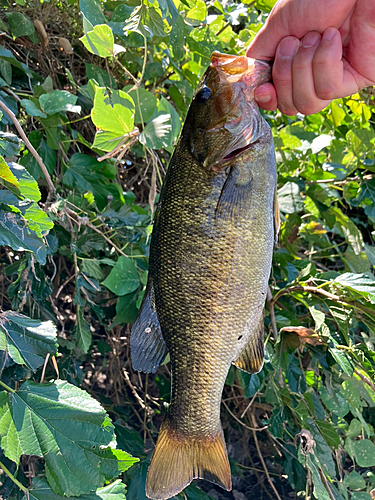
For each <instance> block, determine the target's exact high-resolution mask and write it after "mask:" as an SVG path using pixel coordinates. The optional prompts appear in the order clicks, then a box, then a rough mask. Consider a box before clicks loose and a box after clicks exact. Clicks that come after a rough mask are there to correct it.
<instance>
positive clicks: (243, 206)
mask: <svg viewBox="0 0 375 500" xmlns="http://www.w3.org/2000/svg"><path fill="white" fill-rule="evenodd" d="M243 177H244V176H243ZM250 190H251V173H248V176H247V177H246V178H241V175H240V173H239V172H238V171H237V170H236V169H231V170H230V171H229V173H228V176H227V178H226V180H225V183H224V185H223V187H222V189H221V193H220V197H219V200H218V202H217V205H216V209H215V218H216V220H218V219H221V220H226V221H227V220H228V221H234V220H236V219H237V218H238V217H240V216H241V215H243V214H244V212H245V213H247V212H248V211H249V208H250V204H251V195H250Z"/></svg>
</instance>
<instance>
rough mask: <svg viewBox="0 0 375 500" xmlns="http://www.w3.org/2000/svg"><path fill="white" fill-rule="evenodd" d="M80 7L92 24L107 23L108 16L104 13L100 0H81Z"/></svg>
mask: <svg viewBox="0 0 375 500" xmlns="http://www.w3.org/2000/svg"><path fill="white" fill-rule="evenodd" d="M79 8H80V9H81V12H82V14H83V15H84V16H85V18H86V19H87V21H89V23H91V25H92V26H96V25H97V24H105V23H106V18H105V16H104V14H103V10H102V5H101V3H100V1H99V0H79Z"/></svg>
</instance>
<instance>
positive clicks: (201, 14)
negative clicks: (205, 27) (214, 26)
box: [186, 0, 207, 21]
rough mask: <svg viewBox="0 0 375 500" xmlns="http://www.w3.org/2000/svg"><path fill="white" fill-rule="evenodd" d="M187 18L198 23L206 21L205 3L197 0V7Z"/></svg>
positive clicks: (188, 13) (191, 10)
mask: <svg viewBox="0 0 375 500" xmlns="http://www.w3.org/2000/svg"><path fill="white" fill-rule="evenodd" d="M186 17H188V18H189V19H194V20H196V21H205V20H206V17H207V7H206V4H205V3H204V1H203V0H197V2H196V3H195V6H194V7H193V8H192V9H190V10H189V11H188V12H187V14H186Z"/></svg>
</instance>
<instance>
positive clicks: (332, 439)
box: [315, 419, 340, 448]
mask: <svg viewBox="0 0 375 500" xmlns="http://www.w3.org/2000/svg"><path fill="white" fill-rule="evenodd" d="M315 423H316V425H317V427H318V429H319V431H320V433H321V434H322V436H323V437H324V439H325V441H326V443H327V444H328V446H333V447H334V448H338V446H339V444H340V436H339V435H338V433H337V431H336V429H335V428H334V427H333V425H332V424H331V423H330V422H327V421H326V420H318V419H316V420H315Z"/></svg>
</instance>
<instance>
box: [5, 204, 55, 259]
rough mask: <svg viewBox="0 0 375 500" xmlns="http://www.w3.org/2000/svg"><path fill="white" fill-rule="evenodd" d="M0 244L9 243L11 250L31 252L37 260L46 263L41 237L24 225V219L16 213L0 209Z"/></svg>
mask: <svg viewBox="0 0 375 500" xmlns="http://www.w3.org/2000/svg"><path fill="white" fill-rule="evenodd" d="M0 245H9V246H10V247H11V248H13V250H17V251H23V250H27V251H29V252H32V253H33V254H34V255H35V257H36V259H37V261H38V262H39V263H40V264H42V265H44V264H45V263H46V255H47V249H46V246H45V244H44V241H43V240H42V238H39V237H38V235H37V234H36V233H35V232H34V231H32V230H31V229H29V228H28V227H26V221H25V219H24V218H23V217H22V215H20V214H18V213H12V212H7V211H5V210H0Z"/></svg>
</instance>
